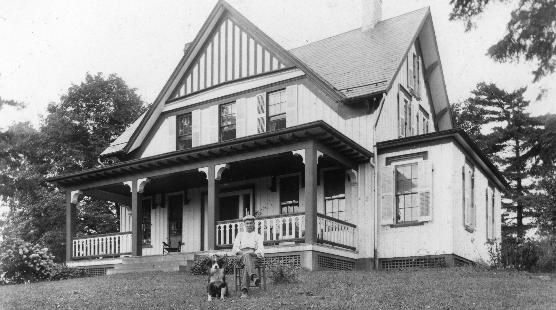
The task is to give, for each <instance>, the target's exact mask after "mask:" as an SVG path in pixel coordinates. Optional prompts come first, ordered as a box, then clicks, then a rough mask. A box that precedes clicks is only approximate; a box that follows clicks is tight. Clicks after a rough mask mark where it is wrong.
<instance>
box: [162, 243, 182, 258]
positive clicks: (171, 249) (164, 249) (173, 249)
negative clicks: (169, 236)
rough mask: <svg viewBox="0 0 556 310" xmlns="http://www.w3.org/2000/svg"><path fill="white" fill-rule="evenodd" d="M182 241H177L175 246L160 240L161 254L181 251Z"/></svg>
mask: <svg viewBox="0 0 556 310" xmlns="http://www.w3.org/2000/svg"><path fill="white" fill-rule="evenodd" d="M182 244H183V243H182V242H178V246H177V247H171V246H170V245H169V244H168V243H166V242H164V241H162V255H164V254H168V253H170V252H181V246H182Z"/></svg>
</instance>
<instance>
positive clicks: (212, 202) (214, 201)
mask: <svg viewBox="0 0 556 310" xmlns="http://www.w3.org/2000/svg"><path fill="white" fill-rule="evenodd" d="M207 183H208V190H207V191H208V193H207V202H208V206H207V207H208V208H207V222H208V225H207V243H208V250H214V249H216V218H217V216H218V202H219V201H218V192H219V184H218V182H217V180H216V173H215V166H214V165H211V166H209V167H208V173H207Z"/></svg>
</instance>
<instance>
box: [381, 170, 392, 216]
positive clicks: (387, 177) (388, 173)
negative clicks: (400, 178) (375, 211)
mask: <svg viewBox="0 0 556 310" xmlns="http://www.w3.org/2000/svg"><path fill="white" fill-rule="evenodd" d="M394 182H395V180H394V168H393V167H392V166H386V167H383V168H382V172H381V175H380V183H381V186H380V189H381V190H380V193H381V197H382V199H381V209H380V210H381V212H380V219H381V221H380V222H381V224H382V225H390V224H394V198H395V196H394Z"/></svg>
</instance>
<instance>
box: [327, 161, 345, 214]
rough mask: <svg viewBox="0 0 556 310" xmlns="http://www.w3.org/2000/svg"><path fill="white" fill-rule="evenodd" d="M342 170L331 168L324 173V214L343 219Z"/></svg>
mask: <svg viewBox="0 0 556 310" xmlns="http://www.w3.org/2000/svg"><path fill="white" fill-rule="evenodd" d="M345 175H346V173H345V171H344V170H341V169H340V170H331V171H326V172H325V173H324V176H323V178H324V209H325V210H324V211H325V215H327V216H330V217H333V218H336V219H339V220H345V219H346V218H345V211H346V203H345V202H346V184H345V179H346V177H345Z"/></svg>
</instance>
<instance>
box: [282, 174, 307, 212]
mask: <svg viewBox="0 0 556 310" xmlns="http://www.w3.org/2000/svg"><path fill="white" fill-rule="evenodd" d="M288 178H297V205H295V204H293V203H291V204H287V205H282V184H281V182H282V180H283V179H288ZM276 183H277V185H278V189H277V192H278V208H279V210H278V211H279V214H295V213H302V212H305V206H303V209H302V208H301V199H300V195H299V190H300V189H301V173H290V174H284V175H280V176H278V177H277V180H276ZM291 206H293V209H294V211H293V212H289V208H290V207H291ZM283 207H287V210H288V212H285V213H284V212H282V210H283Z"/></svg>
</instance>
